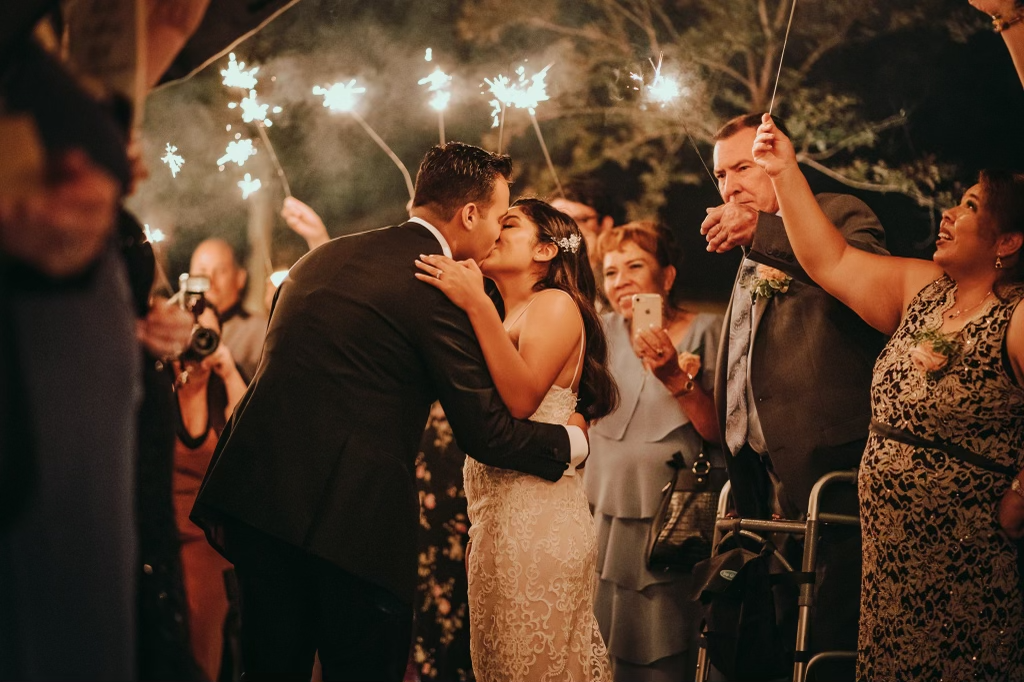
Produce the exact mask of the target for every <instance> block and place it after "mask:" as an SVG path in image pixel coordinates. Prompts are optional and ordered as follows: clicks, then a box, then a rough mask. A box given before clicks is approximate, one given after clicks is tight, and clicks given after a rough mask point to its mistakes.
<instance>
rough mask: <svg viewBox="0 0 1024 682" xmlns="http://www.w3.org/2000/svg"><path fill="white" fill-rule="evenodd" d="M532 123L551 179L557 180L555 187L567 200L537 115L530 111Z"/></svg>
mask: <svg viewBox="0 0 1024 682" xmlns="http://www.w3.org/2000/svg"><path fill="white" fill-rule="evenodd" d="M530 122H531V123H533V129H534V130H535V131H536V133H537V139H538V140H539V141H540V148H541V151H543V152H544V160H545V161H547V162H548V170H549V171H551V177H553V178H554V179H555V187H557V188H558V193H559V194H561V195H562V198H563V199H564V198H565V190H563V189H562V183H561V182H559V181H558V173H556V172H555V164H553V163H551V154H549V153H548V146H547V145H546V144H545V143H544V136H543V135H541V134H540V124H538V123H537V115H536V114H534V113H533V109H530Z"/></svg>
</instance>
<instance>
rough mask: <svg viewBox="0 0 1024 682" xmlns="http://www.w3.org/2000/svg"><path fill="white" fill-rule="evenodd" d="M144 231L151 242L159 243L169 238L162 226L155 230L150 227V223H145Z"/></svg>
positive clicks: (147, 239)
mask: <svg viewBox="0 0 1024 682" xmlns="http://www.w3.org/2000/svg"><path fill="white" fill-rule="evenodd" d="M142 231H143V232H144V233H145V234H146V241H147V242H149V243H150V244H159V243H160V242H162V241H163V240H164V239H166V238H167V236H166V235H165V234H164V233H163V230H161V229H160V228H157V229H155V230H151V229H149V223H146V224H145V225H143V226H142Z"/></svg>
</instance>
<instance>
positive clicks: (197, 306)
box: [178, 272, 220, 362]
mask: <svg viewBox="0 0 1024 682" xmlns="http://www.w3.org/2000/svg"><path fill="white" fill-rule="evenodd" d="M178 285H179V288H180V291H179V292H178V294H179V296H180V297H181V298H180V299H179V300H180V303H181V307H182V308H184V309H185V310H187V311H188V312H190V313H192V318H193V319H194V320H196V323H195V324H194V325H193V326H192V336H191V337H190V338H189V340H188V346H187V347H186V348H185V350H184V352H182V354H181V356H180V357H179V358H178V359H179V360H181V361H182V362H199V361H200V360H202V359H203V358H205V357H207V356H208V355H210V354H211V353H213V352H214V351H215V350H217V346H219V345H220V334H218V333H217V332H216V330H213V329H210V328H209V327H204V326H203V325H201V324H199V316H200V315H202V314H203V311H204V310H206V307H207V305H209V304H208V303H207V302H206V292H207V291H209V290H210V278H209V277H202V276H200V275H190V274H188V273H187V272H186V273H183V274H182V275H181V276H180V277H178Z"/></svg>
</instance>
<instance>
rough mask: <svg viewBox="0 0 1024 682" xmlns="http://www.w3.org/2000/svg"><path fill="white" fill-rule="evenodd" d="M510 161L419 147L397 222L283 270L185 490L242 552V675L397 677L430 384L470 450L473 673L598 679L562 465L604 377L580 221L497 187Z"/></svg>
mask: <svg viewBox="0 0 1024 682" xmlns="http://www.w3.org/2000/svg"><path fill="white" fill-rule="evenodd" d="M511 173H512V164H511V160H510V159H509V158H508V157H507V156H501V155H496V154H492V153H490V152H487V151H485V150H483V149H480V148H478V147H474V146H471V145H466V144H462V143H457V142H452V143H448V144H445V145H441V146H435V147H433V148H432V149H431V150H430V151H429V152H428V153H427V155H426V157H425V158H424V160H423V162H422V163H421V165H420V168H419V171H418V173H417V176H416V191H415V198H414V200H413V206H412V210H411V214H412V217H411V218H410V219H409V221H407V222H406V223H404V224H403V225H399V226H397V227H387V228H382V229H379V230H373V231H370V232H365V233H361V234H356V235H351V236H347V237H341V238H338V239H334V240H331V241H329V242H328V243H326V244H324V245H322V246H320V247H318V248H316V249H314V250H313V251H311V252H310V253H308V254H307V255H306V256H304V257H303V258H302V259H300V260H299V262H298V263H296V264H295V266H293V267H292V269H291V270H290V272H289V274H288V277H287V278H286V279H285V281H284V282H283V283H282V285H281V287H280V289H279V290H278V292H277V295H276V297H275V300H274V305H273V308H272V311H271V316H270V322H269V326H268V329H267V337H266V342H265V345H264V348H263V355H262V358H261V360H260V364H259V367H258V369H257V371H256V375H255V377H254V379H253V381H252V383H251V384H250V387H249V390H248V392H247V393H246V394H245V396H244V397H243V398H242V400H241V401H240V402H239V404H238V406H237V407H236V409H235V412H234V414H233V416H232V418H231V420H230V422H229V424H228V426H227V427H226V428H225V430H224V432H223V434H222V436H221V439H220V442H219V443H218V446H217V450H216V452H215V454H214V456H213V460H212V463H211V465H210V469H209V471H208V472H207V474H206V478H205V480H204V482H203V486H202V489H201V490H200V493H199V496H198V499H197V501H196V505H195V508H194V509H193V512H192V519H193V521H195V522H196V523H197V524H198V525H199V526H201V527H202V528H204V530H205V531H206V535H207V538H208V539H209V540H210V542H211V544H212V545H213V546H214V547H216V548H217V549H218V550H219V551H220V552H221V553H222V554H224V556H225V557H227V558H228V559H229V560H230V561H231V562H232V563H234V565H235V571H236V574H237V576H238V580H239V590H240V602H241V648H242V666H243V670H244V673H245V678H246V680H250V681H252V680H263V679H268V680H269V679H274V680H280V679H296V680H298V679H302V680H308V679H309V677H310V673H311V670H312V668H313V660H314V654H316V653H317V652H318V653H319V658H320V663H321V666H322V670H323V676H324V679H325V680H365V679H376V680H401V679H402V677H403V675H404V672H405V667H406V663H407V661H408V656H409V649H410V643H411V638H412V619H413V609H412V602H413V598H414V595H415V591H416V570H417V556H416V534H417V528H418V518H419V507H418V505H419V502H418V497H417V494H416V488H415V482H414V481H415V478H414V477H415V466H414V461H415V457H416V453H417V449H418V444H419V440H420V436H421V434H422V430H423V427H424V424H425V423H426V421H427V416H428V412H429V409H430V405H431V403H432V402H433V401H434V400H439V401H440V403H441V406H442V407H443V408H444V411H445V414H446V415H447V418H448V420H449V422H450V423H451V426H452V430H453V432H454V435H455V439H456V441H457V442H458V444H459V447H460V448H461V449H462V450H463V451H465V452H467V453H469V458H467V462H466V468H465V479H466V497H467V502H468V505H469V516H470V521H471V523H472V528H471V530H470V537H471V539H472V543H471V551H470V552H469V556H468V570H469V603H470V637H471V652H472V656H473V666H474V672H475V674H476V676H477V678H478V679H479V680H482V681H490V680H513V679H514V680H532V679H541V678H544V679H577V680H603V679H609V678H610V674H609V669H608V660H607V659H608V657H607V651H606V649H605V646H604V643H603V641H602V640H601V635H600V633H599V631H598V627H597V622H596V619H595V618H594V615H593V589H594V587H593V586H594V573H595V570H596V557H597V549H596V538H595V530H594V523H593V520H592V518H591V515H590V511H589V507H588V504H587V499H586V495H585V493H584V490H583V485H582V480H581V478H580V476H578V475H577V470H576V467H577V466H578V465H580V464H581V463H582V461H583V460H584V459H585V458H586V456H587V454H588V452H589V446H588V444H587V438H586V428H587V421H588V420H593V419H597V418H599V417H602V416H604V415H606V414H607V413H609V412H610V411H611V410H612V409H613V407H614V405H615V402H616V400H617V391H616V388H615V385H614V383H613V381H612V379H611V377H610V375H609V373H608V371H607V369H606V367H605V359H606V357H605V356H606V343H605V338H604V334H603V332H602V329H601V326H600V322H599V320H598V317H597V314H596V312H595V310H594V306H593V298H594V294H595V283H594V277H593V273H592V271H591V270H590V266H589V262H588V257H587V251H586V244H585V242H584V241H583V239H582V235H581V234H580V232H579V228H578V227H577V226H576V224H575V222H573V220H572V219H571V218H569V217H568V216H566V215H565V214H562V213H560V212H559V211H556V210H555V209H553V208H552V207H550V206H549V205H548V204H546V203H544V202H542V201H538V200H533V199H528V200H521V201H518V202H516V203H515V204H514V205H513V206H512V207H511V208H510V207H509V180H510V178H511ZM484 276H487V277H489V278H491V279H492V280H493V281H494V282H495V284H496V285H497V288H498V291H499V293H500V294H501V296H502V299H503V303H504V308H505V313H506V314H505V317H504V320H503V319H502V318H501V316H499V313H498V310H497V308H496V307H495V305H494V303H493V302H492V301H491V299H490V298H489V297H488V296H487V294H486V292H485V291H484V285H483V283H484V279H483V278H484Z"/></svg>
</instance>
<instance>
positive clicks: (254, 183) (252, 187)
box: [238, 173, 263, 199]
mask: <svg viewBox="0 0 1024 682" xmlns="http://www.w3.org/2000/svg"><path fill="white" fill-rule="evenodd" d="M262 186H263V183H261V182H260V179H259V178H256V179H255V180H253V179H252V176H251V175H249V174H248V173H246V174H245V177H244V178H243V179H241V180H239V181H238V187H239V188H240V189H241V190H242V198H243V199H248V198H249V195H250V194H253V193H254V192H258V191H259V189H260V187H262Z"/></svg>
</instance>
